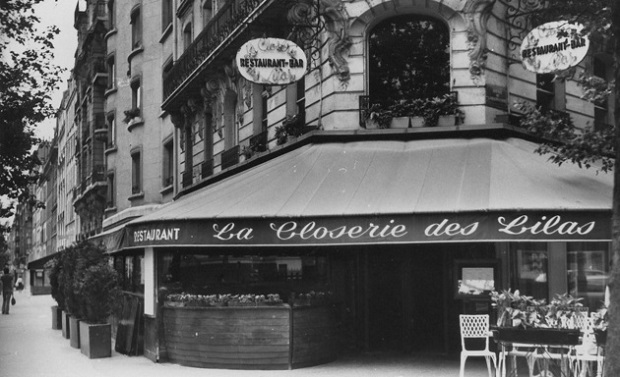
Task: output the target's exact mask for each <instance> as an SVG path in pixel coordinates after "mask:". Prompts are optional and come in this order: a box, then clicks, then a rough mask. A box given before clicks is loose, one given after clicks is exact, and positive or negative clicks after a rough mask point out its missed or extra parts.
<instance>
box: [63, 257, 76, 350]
mask: <svg viewBox="0 0 620 377" xmlns="http://www.w3.org/2000/svg"><path fill="white" fill-rule="evenodd" d="M78 256H79V251H78V248H77V246H76V245H72V246H70V247H68V248H66V249H65V250H63V252H62V253H61V264H62V267H61V274H60V275H59V281H58V284H59V286H60V287H61V288H62V296H63V297H64V311H63V324H62V335H63V336H64V337H65V338H66V339H71V346H72V347H74V348H79V336H78V334H77V332H78V331H79V330H78V327H77V318H78V316H79V309H80V304H79V297H78V296H77V294H76V293H75V281H74V276H75V272H76V269H77V259H78ZM72 330H73V331H74V332H75V334H73V336H72V334H71V331H72Z"/></svg>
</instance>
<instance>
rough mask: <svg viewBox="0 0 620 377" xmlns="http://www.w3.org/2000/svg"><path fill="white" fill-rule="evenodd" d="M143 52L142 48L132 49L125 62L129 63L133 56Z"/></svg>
mask: <svg viewBox="0 0 620 377" xmlns="http://www.w3.org/2000/svg"><path fill="white" fill-rule="evenodd" d="M143 51H144V47H142V46H138V47H136V48H134V49H133V50H131V52H130V53H129V56H128V57H127V62H129V63H131V59H133V58H134V56H136V55H138V54H141V53H142V52H143Z"/></svg>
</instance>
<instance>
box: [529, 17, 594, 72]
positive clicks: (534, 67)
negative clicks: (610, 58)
mask: <svg viewBox="0 0 620 377" xmlns="http://www.w3.org/2000/svg"><path fill="white" fill-rule="evenodd" d="M582 30H583V25H581V24H576V23H570V22H568V21H554V22H548V23H546V24H543V25H540V26H538V27H536V28H534V29H533V30H532V31H530V32H529V33H528V34H527V35H526V36H525V38H524V39H523V43H521V62H522V63H523V67H524V68H525V69H527V70H528V71H532V72H535V73H552V72H556V71H562V70H565V69H568V68H570V67H574V66H576V65H577V64H579V63H580V62H581V61H582V60H583V58H585V57H586V54H587V53H588V48H589V47H590V41H589V39H588V38H587V37H586V36H583V35H581V31H582Z"/></svg>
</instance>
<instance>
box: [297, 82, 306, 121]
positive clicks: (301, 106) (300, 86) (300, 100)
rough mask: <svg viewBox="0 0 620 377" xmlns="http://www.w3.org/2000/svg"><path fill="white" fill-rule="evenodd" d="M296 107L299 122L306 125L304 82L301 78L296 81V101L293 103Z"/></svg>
mask: <svg viewBox="0 0 620 377" xmlns="http://www.w3.org/2000/svg"><path fill="white" fill-rule="evenodd" d="M295 104H296V107H297V109H296V110H297V115H298V117H299V121H300V122H302V124H305V123H306V80H304V78H303V77H302V78H301V80H299V81H297V100H296V101H295Z"/></svg>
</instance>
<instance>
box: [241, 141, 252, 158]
mask: <svg viewBox="0 0 620 377" xmlns="http://www.w3.org/2000/svg"><path fill="white" fill-rule="evenodd" d="M239 154H240V155H241V156H243V157H245V159H246V160H249V159H250V158H252V156H254V149H253V148H252V147H251V146H247V145H244V146H243V149H241V152H240V153H239Z"/></svg>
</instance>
